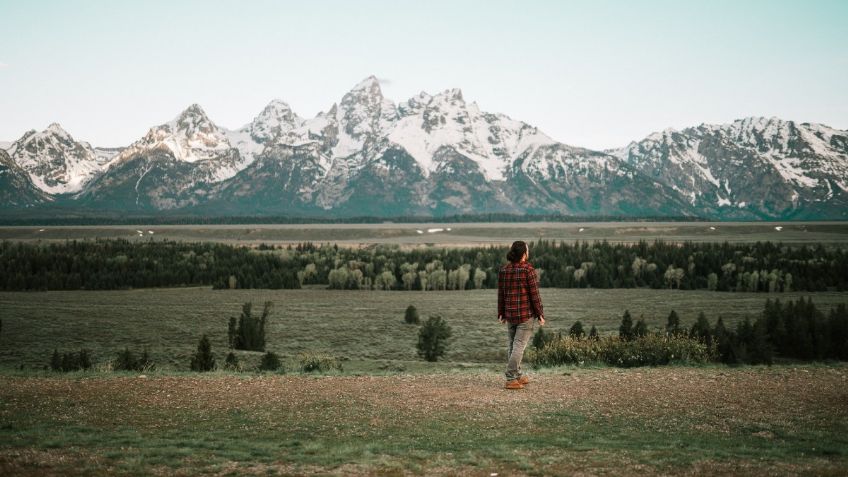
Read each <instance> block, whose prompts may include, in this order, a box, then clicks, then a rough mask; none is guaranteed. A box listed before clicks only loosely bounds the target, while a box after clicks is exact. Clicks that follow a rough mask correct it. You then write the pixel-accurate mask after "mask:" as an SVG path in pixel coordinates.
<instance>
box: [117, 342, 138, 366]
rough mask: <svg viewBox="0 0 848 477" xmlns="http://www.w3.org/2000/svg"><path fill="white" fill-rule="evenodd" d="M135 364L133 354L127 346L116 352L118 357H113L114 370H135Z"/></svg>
mask: <svg viewBox="0 0 848 477" xmlns="http://www.w3.org/2000/svg"><path fill="white" fill-rule="evenodd" d="M136 366H137V363H136V359H135V355H134V354H133V352H132V351H130V349H129V348H126V347H125V348H124V350H123V351H119V352H118V357H117V358H115V364H114V365H113V366H112V367H113V368H114V369H115V371H135V369H136Z"/></svg>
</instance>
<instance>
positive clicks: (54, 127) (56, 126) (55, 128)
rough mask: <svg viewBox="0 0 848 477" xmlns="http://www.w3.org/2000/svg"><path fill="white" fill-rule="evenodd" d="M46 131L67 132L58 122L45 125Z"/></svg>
mask: <svg viewBox="0 0 848 477" xmlns="http://www.w3.org/2000/svg"><path fill="white" fill-rule="evenodd" d="M46 131H50V132H55V133H64V134H67V132H66V131H65V130H64V129H63V128H62V126H61V125H60V124H59V123H50V125H49V126H47V129H46Z"/></svg>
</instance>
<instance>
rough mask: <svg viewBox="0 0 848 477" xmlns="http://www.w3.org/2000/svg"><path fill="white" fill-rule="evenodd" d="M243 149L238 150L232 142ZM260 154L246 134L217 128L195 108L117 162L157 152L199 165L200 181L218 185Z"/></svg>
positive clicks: (150, 134)
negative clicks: (255, 155) (201, 172)
mask: <svg viewBox="0 0 848 477" xmlns="http://www.w3.org/2000/svg"><path fill="white" fill-rule="evenodd" d="M231 139H232V140H233V142H235V143H236V144H237V145H238V146H240V151H239V152H240V153H239V154H233V152H234V150H239V149H238V148H236V147H235V146H234V145H233V144H232V143H231V142H230V141H231ZM258 150H261V147H259V146H257V144H256V143H255V141H253V140H251V139H250V135H249V134H248V133H246V132H242V133H238V132H235V133H234V132H232V131H229V130H227V129H226V128H222V127H218V126H217V125H216V124H215V123H214V122H212V121H211V120H210V119H209V117H208V116H207V115H206V113H205V112H204V111H203V109H202V108H201V107H200V106H199V105H197V104H192V105H191V106H189V107H188V108H186V109H185V111H183V112H182V113H180V114H179V116H177V117H176V118H174V119H172V120H171V121H169V122H167V123H165V124H162V125H159V126H154V127H152V128H150V130H149V131H148V132H147V134H146V135H145V136H144V137H142V138H141V139H139V140H138V141H136V142H135V143H133V144H132V145H131V146H129V147H128V148H126V149H125V150H124V151H122V152H121V154H120V155H119V156H118V158H117V159H116V160H117V161H118V162H121V161H125V160H128V159H130V158H133V157H137V156H138V155H140V154H147V153H151V152H155V151H161V152H166V153H169V154H170V155H172V156H173V157H174V158H175V159H176V160H178V161H181V162H187V163H193V164H197V165H198V167H201V168H202V169H203V174H202V175H201V177H202V178H203V179H204V180H207V181H209V182H218V181H222V180H225V179H228V178H230V177H232V176H234V175H236V174H237V173H238V172H239V171H240V170H242V169H244V167H246V166H247V165H248V164H249V163H250V162H251V161H252V159H253V155H254V154H255V153H256V152H257V151H258Z"/></svg>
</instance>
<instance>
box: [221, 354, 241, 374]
mask: <svg viewBox="0 0 848 477" xmlns="http://www.w3.org/2000/svg"><path fill="white" fill-rule="evenodd" d="M238 365H239V362H238V357H237V356H236V355H235V353H233V352H232V351H230V352H229V353H228V354H227V359H226V360H225V361H224V368H225V369H229V370H237V369H238Z"/></svg>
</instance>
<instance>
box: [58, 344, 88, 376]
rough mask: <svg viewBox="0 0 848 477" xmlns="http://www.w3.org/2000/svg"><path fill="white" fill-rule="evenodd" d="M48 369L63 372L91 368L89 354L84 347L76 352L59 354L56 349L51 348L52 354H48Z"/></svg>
mask: <svg viewBox="0 0 848 477" xmlns="http://www.w3.org/2000/svg"><path fill="white" fill-rule="evenodd" d="M50 369H52V370H53V371H59V372H65V373H67V372H69V371H80V370H87V369H91V355H90V354H89V352H88V350H86V349H81V350H79V351H78V352H76V353H74V352H70V353H62V354H59V350H58V349H53V354H52V355H51V356H50Z"/></svg>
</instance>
